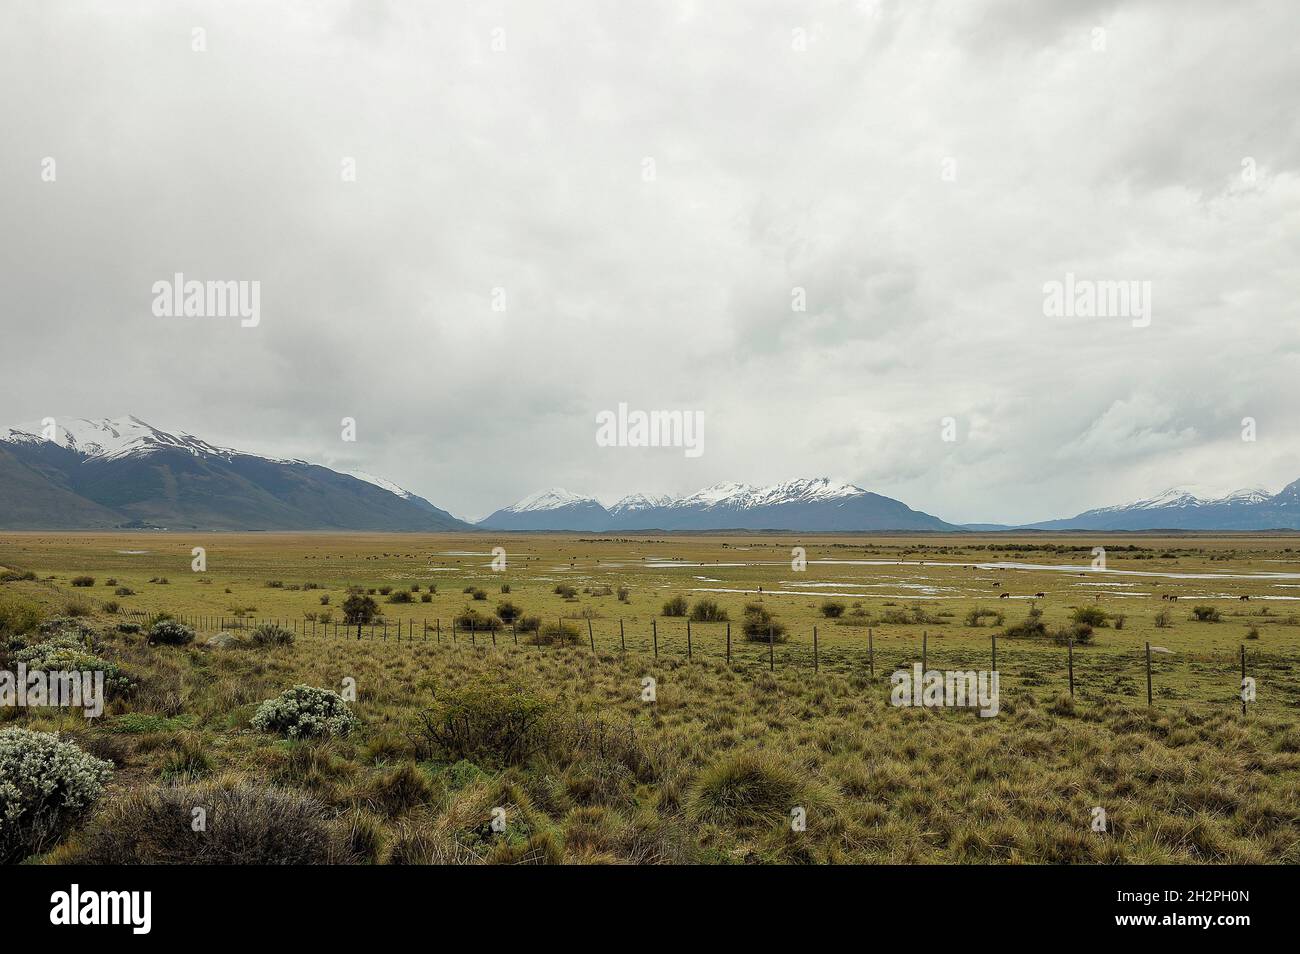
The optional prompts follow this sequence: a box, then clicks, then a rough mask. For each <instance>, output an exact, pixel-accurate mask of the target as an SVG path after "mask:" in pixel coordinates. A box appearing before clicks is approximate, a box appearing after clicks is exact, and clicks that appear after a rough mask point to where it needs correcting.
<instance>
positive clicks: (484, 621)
mask: <svg viewBox="0 0 1300 954" xmlns="http://www.w3.org/2000/svg"><path fill="white" fill-rule="evenodd" d="M453 622H454V623H455V625H456V628H457V629H464V630H468V631H469V632H472V633H494V632H496V631H497V630H499V629H500V628H501V620H499V619H497V618H496V617H495V616H484V615H483V614H482V613H480V612H479V611H478V610H476V609H466V610H462V611H461V612H460V613H458V614H457V615H456V617H455V618H454V620H453Z"/></svg>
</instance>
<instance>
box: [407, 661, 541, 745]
mask: <svg viewBox="0 0 1300 954" xmlns="http://www.w3.org/2000/svg"><path fill="white" fill-rule="evenodd" d="M548 708H549V704H548V702H547V701H546V700H544V699H542V698H541V697H540V696H537V695H535V694H533V693H531V692H529V691H527V690H525V689H523V688H521V687H520V686H517V685H514V684H512V683H508V682H496V681H489V680H487V679H485V678H481V679H478V680H475V681H473V682H470V683H468V684H466V685H464V686H461V687H458V688H456V689H450V690H442V691H439V690H435V691H434V704H433V708H431V709H429V710H428V711H426V712H423V713H421V724H422V736H423V739H424V742H425V743H426V745H427V746H428V748H429V750H430V754H431V755H434V756H437V757H440V758H442V759H444V760H446V761H448V762H457V761H460V760H462V759H465V760H468V761H470V762H473V763H475V764H477V765H493V766H507V765H518V764H519V763H521V762H523V761H525V760H526V759H527V758H528V757H529V756H530V755H531V754H532V753H533V752H534V751H535V750H536V749H537V748H538V747H539V746H540V745H541V744H542V742H543V719H544V717H545V716H546V713H547V710H548Z"/></svg>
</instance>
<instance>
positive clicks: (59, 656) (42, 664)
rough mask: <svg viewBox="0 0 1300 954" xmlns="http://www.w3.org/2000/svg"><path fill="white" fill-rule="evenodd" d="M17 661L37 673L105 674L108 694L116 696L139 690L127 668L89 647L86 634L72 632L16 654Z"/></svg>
mask: <svg viewBox="0 0 1300 954" xmlns="http://www.w3.org/2000/svg"><path fill="white" fill-rule="evenodd" d="M13 661H14V662H16V663H22V664H23V665H25V666H26V667H27V668H28V670H30V671H33V672H35V671H38V670H39V671H42V672H95V671H100V672H103V674H104V689H105V692H106V693H108V694H109V695H112V696H119V695H125V694H126V693H129V692H130V691H131V690H132V689H133V688H135V683H134V681H133V680H132V679H131V677H130V675H129V674H128V673H127V671H126V670H125V669H123V668H122V667H121V666H119V665H118V664H117V663H115V662H111V661H109V660H107V659H102V658H100V657H99V656H97V655H95V653H94V652H93V651H92V650H90V649H88V648H86V643H85V642H84V638H83V637H82V635H81V634H80V633H79V632H78V631H76V630H72V629H67V630H63V631H62V632H59V633H57V634H55V635H53V636H50V637H49V638H47V639H43V640H41V641H40V642H37V643H32V644H31V645H30V646H27V647H25V648H23V649H19V650H17V651H15V652H14V653H13Z"/></svg>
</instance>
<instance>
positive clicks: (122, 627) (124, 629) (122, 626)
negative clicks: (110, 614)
mask: <svg viewBox="0 0 1300 954" xmlns="http://www.w3.org/2000/svg"><path fill="white" fill-rule="evenodd" d="M117 631H118V632H119V633H138V632H140V624H139V623H118V624H117Z"/></svg>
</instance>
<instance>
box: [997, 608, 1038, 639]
mask: <svg viewBox="0 0 1300 954" xmlns="http://www.w3.org/2000/svg"><path fill="white" fill-rule="evenodd" d="M1002 635H1003V636H1006V637H1007V638H1008V639H1043V638H1044V637H1046V636H1047V626H1046V625H1045V624H1044V623H1043V611H1042V610H1040V609H1039V608H1038V607H1037V606H1032V607H1030V609H1029V615H1028V616H1026V617H1025V618H1024V619H1023V620H1022V621H1021V622H1019V623H1016V624H1015V625H1014V626H1008V627H1007V628H1006V630H1005V631H1004V632H1003V633H1002Z"/></svg>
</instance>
